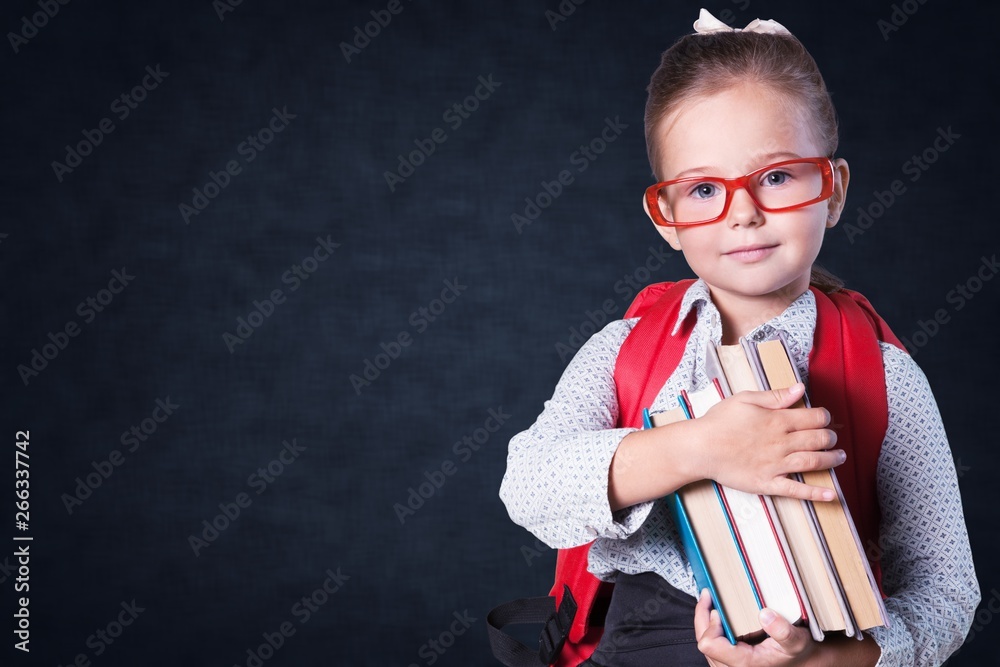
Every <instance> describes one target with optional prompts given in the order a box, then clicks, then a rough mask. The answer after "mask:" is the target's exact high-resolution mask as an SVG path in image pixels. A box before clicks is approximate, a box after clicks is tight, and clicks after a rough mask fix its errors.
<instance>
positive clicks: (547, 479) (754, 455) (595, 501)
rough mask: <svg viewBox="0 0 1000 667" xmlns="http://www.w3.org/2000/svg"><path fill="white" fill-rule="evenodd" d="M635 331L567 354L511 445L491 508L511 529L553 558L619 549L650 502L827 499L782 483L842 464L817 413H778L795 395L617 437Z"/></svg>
mask: <svg viewBox="0 0 1000 667" xmlns="http://www.w3.org/2000/svg"><path fill="white" fill-rule="evenodd" d="M634 322H635V320H624V321H622V320H618V321H615V322H611V323H610V324H608V326H606V327H605V328H604V329H603V330H602V331H600V332H598V333H597V334H595V335H594V336H592V337H591V339H590V340H588V341H587V343H586V344H585V345H584V346H583V347H582V348H581V349H580V351H579V352H577V354H576V356H574V357H573V359H572V360H571V361H570V363H569V365H568V366H567V367H566V370H565V371H564V372H563V375H562V377H561V378H560V380H559V383H558V384H557V385H556V389H555V392H554V393H553V395H552V398H551V399H550V400H548V401H546V402H545V407H544V410H543V412H542V414H541V415H540V416H539V417H538V420H537V421H536V422H535V423H534V424H533V425H532V426H531V427H530V428H529V429H527V430H526V431H524V432H522V433H519V434H518V435H516V436H515V437H514V438H513V439H511V441H510V446H509V450H508V456H507V472H506V474H505V475H504V479H503V482H502V483H501V487H500V498H501V499H502V500H503V502H504V504H505V505H506V507H507V511H508V513H509V514H510V516H511V518H512V519H513V520H514V522H515V523H518V524H519V525H521V526H523V527H525V528H526V529H528V530H529V531H531V532H532V533H533V534H534V535H535V536H536V537H538V538H539V539H540V540H542V541H543V542H545V543H546V544H548V545H549V546H551V547H553V548H567V547H573V546H577V545H580V544H585V543H587V542H590V541H592V540H593V539H595V538H596V537H599V536H600V537H610V538H617V539H622V538H625V537H628V536H629V535H631V534H632V533H634V532H635V531H636V530H637V529H638V527H639V526H640V525H641V524H642V522H643V521H645V519H646V517H647V516H648V515H649V512H650V510H651V508H652V501H653V500H655V499H657V498H661V497H663V496H666V495H668V494H670V493H672V492H673V491H675V490H677V489H678V488H680V487H681V486H683V485H684V484H687V483H688V482H692V481H695V480H699V479H715V480H717V481H719V482H720V483H722V484H725V485H727V486H731V487H733V488H737V489H741V490H744V491H748V492H751V493H768V494H782V495H790V496H794V497H798V498H806V499H814V500H823V499H828V498H827V497H826V494H827V493H829V492H828V491H827V490H826V489H820V488H816V487H809V486H806V485H804V484H801V483H798V482H794V481H792V480H790V479H788V478H786V477H785V475H786V474H787V473H789V472H798V471H802V470H819V469H826V468H830V467H832V466H835V465H839V464H840V463H841V462H843V458H842V454H843V452H842V451H841V450H831V451H820V450H824V449H826V448H828V447H830V446H832V445H833V444H834V443H835V442H836V434H835V433H834V432H833V431H832V430H830V429H827V428H825V427H826V425H827V424H828V422H829V419H830V415H829V413H828V412H827V411H826V410H825V409H823V408H812V409H803V408H798V409H794V410H779V409H776V408H783V407H788V406H790V405H792V404H793V403H795V401H797V400H798V398H799V397H800V396H801V394H802V390H803V387H802V386H801V385H798V386H797V388H796V389H795V390H783V391H780V392H770V391H768V392H742V393H740V394H738V395H737V396H734V397H731V398H728V399H726V400H725V401H723V402H722V403H720V404H718V405H715V406H713V407H712V408H711V409H710V410H709V411H708V412H707V413H706V414H705V415H704V416H703V417H701V418H699V419H696V420H691V421H686V422H678V423H676V424H671V425H669V426H664V427H660V428H656V429H652V430H649V431H645V432H641V431H637V430H636V429H632V428H615V424H616V422H617V420H618V399H617V392H616V389H615V382H614V365H615V359H616V358H617V356H618V350H619V348H620V347H621V344H622V342H623V341H624V340H625V338H626V336H627V335H628V334H629V332H630V331H631V328H632V325H633V324H634Z"/></svg>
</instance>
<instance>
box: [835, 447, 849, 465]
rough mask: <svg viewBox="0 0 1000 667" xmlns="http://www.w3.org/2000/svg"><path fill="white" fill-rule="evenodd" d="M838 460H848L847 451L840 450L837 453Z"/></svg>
mask: <svg viewBox="0 0 1000 667" xmlns="http://www.w3.org/2000/svg"><path fill="white" fill-rule="evenodd" d="M837 460H838V461H840V462H841V463H843V462H844V461H846V460H847V452H845V451H844V450H840V452H839V453H838V454H837Z"/></svg>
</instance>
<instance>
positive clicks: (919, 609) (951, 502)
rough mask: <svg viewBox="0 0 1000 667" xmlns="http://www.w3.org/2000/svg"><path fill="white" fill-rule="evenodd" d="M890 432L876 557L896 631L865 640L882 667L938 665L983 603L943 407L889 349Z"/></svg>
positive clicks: (882, 460) (881, 470)
mask: <svg viewBox="0 0 1000 667" xmlns="http://www.w3.org/2000/svg"><path fill="white" fill-rule="evenodd" d="M882 357H883V361H884V365H885V379H886V389H887V392H888V399H889V427H888V429H887V431H886V435H885V440H884V442H883V444H882V451H881V453H880V455H879V467H878V497H879V504H880V506H881V511H882V523H881V528H880V531H879V532H880V535H879V545H878V547H879V549H880V551H881V556H882V587H883V590H884V591H885V593H886V595H888V596H889V597H888V598H887V599H886V601H885V604H886V608H887V610H888V612H889V618H890V626H889V627H879V628H873V629H872V630H870V631H868V632H869V634H871V635H872V637H873V638H874V639H875V641H876V643H878V645H879V646H880V647H881V649H882V657H881V658H880V659H879V662H878V667H889V666H893V667H895V666H900V667H901V666H903V665H907V666H910V665H940V664H941V663H942V662H944V661H945V660H946V659H947V658H948V656H949V655H951V654H952V653H954V652H955V651H956V650H957V649H958V648H959V647H960V646H961V644H962V642H963V640H964V639H965V636H966V633H968V631H969V627H970V625H971V624H972V617H973V614H974V613H975V610H976V607H977V606H978V604H979V601H980V591H979V584H978V582H977V579H976V572H975V567H974V566H973V562H972V550H971V548H970V547H969V536H968V532H967V531H966V527H965V517H964V515H963V512H962V498H961V495H960V494H959V489H958V479H957V476H956V473H955V465H954V461H953V459H952V453H951V449H950V448H949V446H948V438H947V436H946V435H945V430H944V425H943V424H942V423H941V415H940V413H939V411H938V407H937V402H936V401H935V400H934V395H933V394H932V393H931V388H930V385H929V384H928V382H927V378H926V376H925V375H924V373H923V371H921V370H920V368H919V367H918V366H917V364H916V363H915V362H914V361H913V360H912V359H911V358H910V357H909V356H908V355H907V354H905V353H904V352H902V351H901V350H899V349H898V348H896V347H894V346H892V345H888V344H884V343H883V345H882Z"/></svg>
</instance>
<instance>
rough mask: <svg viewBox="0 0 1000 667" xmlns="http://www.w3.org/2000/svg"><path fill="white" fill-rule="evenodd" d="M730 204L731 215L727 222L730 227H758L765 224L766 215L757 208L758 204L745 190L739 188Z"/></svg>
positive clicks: (728, 216) (727, 217)
mask: <svg viewBox="0 0 1000 667" xmlns="http://www.w3.org/2000/svg"><path fill="white" fill-rule="evenodd" d="M732 197H733V198H732V201H730V202H729V215H727V216H726V222H727V224H728V225H729V226H730V227H734V226H736V225H743V226H756V225H760V224H763V223H764V213H763V211H761V210H760V209H759V208H757V204H756V202H754V200H753V198H752V197H751V196H750V193H749V192H747V190H746V189H744V188H739V189H738V190H736V191H735V192H733V195H732Z"/></svg>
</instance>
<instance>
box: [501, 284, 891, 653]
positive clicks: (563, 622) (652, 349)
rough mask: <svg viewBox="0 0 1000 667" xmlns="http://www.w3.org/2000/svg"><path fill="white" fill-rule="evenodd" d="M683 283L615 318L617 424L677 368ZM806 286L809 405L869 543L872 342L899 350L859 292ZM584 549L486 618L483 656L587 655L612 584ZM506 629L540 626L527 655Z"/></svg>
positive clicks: (633, 422) (873, 513)
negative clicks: (819, 415) (818, 413)
mask: <svg viewBox="0 0 1000 667" xmlns="http://www.w3.org/2000/svg"><path fill="white" fill-rule="evenodd" d="M693 282H694V280H682V281H679V282H676V283H656V284H653V285H650V286H648V287H646V288H645V289H643V290H642V291H641V292H639V294H637V295H636V298H635V300H634V301H633V302H632V305H631V306H629V309H628V310H627V311H626V312H625V315H624V319H628V318H632V317H639V318H640V319H639V321H638V322H637V323H636V325H635V327H634V328H633V329H632V331H631V333H629V335H628V337H627V338H626V339H625V342H624V343H623V344H622V347H621V349H620V350H619V352H618V358H617V361H616V363H615V374H614V378H615V386H616V388H617V393H618V408H619V411H618V412H619V414H618V423H617V425H616V426H617V427H632V428H642V409H643V408H645V407H649V406H650V405H652V403H653V401H654V400H655V398H656V396H657V394H659V392H660V390H661V389H662V388H663V385H664V384H665V383H666V381H667V379H668V378H669V377H670V375H671V374H672V373H673V372H674V370H675V369H676V368H677V364H678V363H679V362H680V359H681V355H682V354H683V353H684V347H685V345H686V343H687V340H688V338H689V337H690V335H691V331H692V329H693V327H694V322H695V317H696V313H695V311H694V310H692V311H691V312H690V313H688V317H687V318H686V319H685V321H684V322H683V324H682V326H681V330H680V332H679V333H678V335H677V336H672V335H671V333H670V332H671V331H672V329H673V325H674V323H675V322H676V320H677V316H678V314H679V312H680V306H681V300H682V299H683V297H684V294H685V293H686V292H687V290H688V288H689V287H690V286H691V284H692V283H693ZM809 289H810V290H812V292H813V294H814V295H815V297H816V311H817V312H816V332H815V335H814V339H813V347H812V352H811V353H810V356H809V397H810V401H811V403H812V404H813V405H818V406H823V407H825V408H826V409H827V410H829V411H830V414H831V423H833V424H841V427H840V429H839V430H838V433H837V447H838V448H841V449H844V450H845V451H846V452H847V462H846V463H844V464H843V465H841V466H839V467H838V468H837V478H838V480H839V482H840V486H841V489H842V490H843V492H844V497H845V499H846V501H847V505H848V507H849V508H850V510H851V515H852V516H853V518H854V522H855V525H856V527H857V529H858V535H859V536H860V538H861V542H862V544H863V545H877V544H878V524H879V508H878V495H877V491H876V474H877V469H878V457H879V453H880V452H881V448H882V440H883V439H884V438H885V432H886V428H887V426H888V401H887V397H886V388H885V372H884V369H883V366H882V352H881V349H880V347H879V344H878V343H879V341H884V342H888V343H891V344H893V345H895V346H896V347H898V348H900V349H905V348H903V345H902V343H901V342H900V341H899V340H898V339H897V338H896V336H895V335H894V334H893V333H892V331H890V330H889V327H888V325H887V324H886V323H885V321H884V320H882V318H881V317H879V315H878V314H877V313H876V312H875V309H874V308H873V307H872V305H871V304H870V303H869V302H868V300H867V299H865V297H864V296H862V295H861V294H858V293H857V292H854V291H851V290H845V289H842V290H839V291H837V292H834V293H833V294H825V293H823V292H822V291H820V290H818V289H816V288H815V287H810V288H809ZM589 551H590V544H584V545H581V546H579V547H575V548H572V549H561V550H559V553H558V555H557V558H556V576H555V583H554V585H553V587H552V590H551V591H550V593H549V597H540V598H528V599H521V600H514V601H512V602H508V603H506V604H503V605H500V606H498V607H496V608H495V609H493V610H492V611H491V612H490V613H489V615H488V616H487V622H488V626H489V627H488V630H489V633H490V643H491V644H492V647H493V654H494V656H496V657H497V659H499V660H500V661H501V662H502V663H503V664H505V665H508V666H509V667H527V666H529V665H534V666H537V665H549V664H553V665H556V666H557V667H576V666H577V665H579V664H580V663H581V662H583V661H585V660H586V659H587V658H589V657H590V655H591V653H593V651H594V649H595V648H596V647H597V643H598V641H600V638H601V633H602V632H603V630H604V628H603V618H604V613H605V612H606V611H607V605H608V602H609V600H610V598H611V590H612V584H610V583H607V582H602V581H600V580H599V579H597V578H596V577H595V576H594V575H592V574H590V573H589V572H588V571H587V555H588V553H589ZM868 557H869V563H870V564H871V567H872V573H873V574H874V575H875V580H876V582H877V583H878V585H879V587H881V585H882V570H881V568H880V566H879V562H878V550H877V549H868ZM512 623H544V628H543V631H542V635H541V639H540V647H539V650H538V651H537V652H535V651H532V650H530V649H528V648H527V647H526V646H524V645H523V644H521V643H520V642H518V641H516V640H514V639H513V638H511V637H509V636H508V635H506V634H505V633H503V632H502V628H503V627H504V626H505V625H509V624H512Z"/></svg>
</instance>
